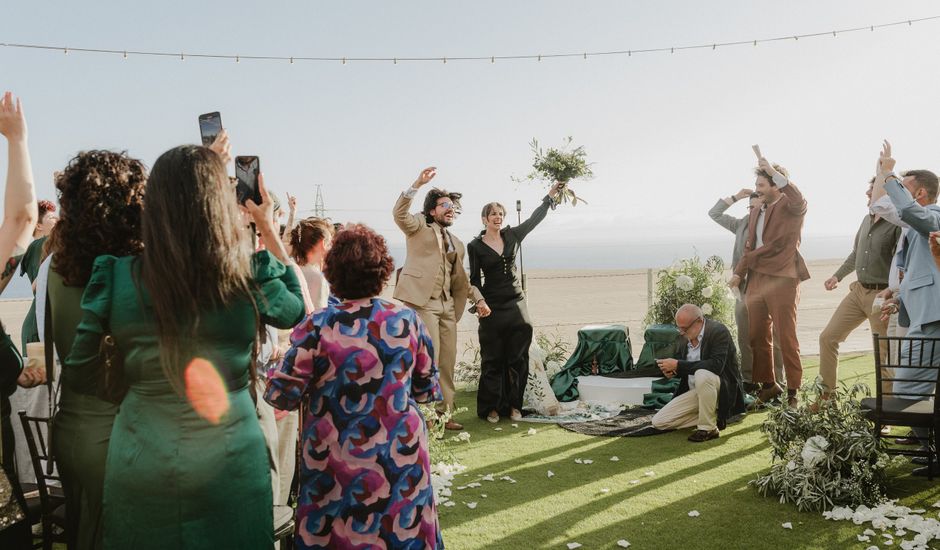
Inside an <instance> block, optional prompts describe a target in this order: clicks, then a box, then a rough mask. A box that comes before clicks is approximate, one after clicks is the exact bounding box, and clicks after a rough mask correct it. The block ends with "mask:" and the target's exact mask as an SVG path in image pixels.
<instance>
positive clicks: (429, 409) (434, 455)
mask: <svg viewBox="0 0 940 550" xmlns="http://www.w3.org/2000/svg"><path fill="white" fill-rule="evenodd" d="M418 410H420V411H421V416H423V417H424V420H425V423H426V424H427V426H428V455H429V456H430V457H431V464H441V463H442V464H458V463H459V462H458V460H457V457H456V456H455V455H454V452H453V450H451V448H450V446H449V445H448V443H449V442H448V441H447V440H446V439H445V438H444V436H445V435H446V432H445V428H444V425H445V424H447V422H449V421H450V419H451V418H453V417H454V415H455V414H457V413H463V412H467V408H466V407H460V408H458V409H456V410H452V411H449V412H446V413H444V414H442V415H440V416H438V414H437V411H436V410H435V408H434V404H433V403H431V404H423V403H418Z"/></svg>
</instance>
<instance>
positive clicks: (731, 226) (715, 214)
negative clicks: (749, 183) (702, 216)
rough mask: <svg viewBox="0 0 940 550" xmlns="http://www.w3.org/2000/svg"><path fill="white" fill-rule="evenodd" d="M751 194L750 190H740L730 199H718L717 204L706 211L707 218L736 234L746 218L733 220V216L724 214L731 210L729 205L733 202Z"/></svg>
mask: <svg viewBox="0 0 940 550" xmlns="http://www.w3.org/2000/svg"><path fill="white" fill-rule="evenodd" d="M752 192H753V191H751V190H750V189H741V190H740V191H738V192H737V193H735V194H734V195H731V196H730V197H726V198H722V199H718V202H716V203H715V206H712V208H711V210H709V211H708V217H709V218H711V219H712V220H714V222H715V223H717V224H718V225H720V226H722V227H724V228H725V229H727V230H728V231H730V232H732V233H737V231H738V227H739V226H740V225H741V224H742V223H747V216H745V217H743V218H735V217H734V216H729V215H728V214H725V211H726V210H728V209H729V208H731V205H732V204H734V203H735V202H737V201H739V200H741V199H746V198H748V197H750V196H751V193H752Z"/></svg>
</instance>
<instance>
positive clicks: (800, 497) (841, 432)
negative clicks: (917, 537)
mask: <svg viewBox="0 0 940 550" xmlns="http://www.w3.org/2000/svg"><path fill="white" fill-rule="evenodd" d="M822 390H823V388H822V386H820V385H819V384H818V383H817V384H815V385H814V386H812V387H811V388H810V389H809V390H806V389H804V390H803V391H802V392H801V394H802V399H801V401H803V402H804V403H806V402H815V401H816V400H817V399H818V398H819V395H820V393H821V392H822ZM870 394H871V392H870V390H869V388H868V386H867V385H865V384H862V383H858V384H855V385H854V386H852V387H851V388H850V389H848V390H846V388H845V386H844V385H843V387H842V388H841V389H840V390H838V391H837V394H836V395H835V399H829V400H827V401H825V402H824V403H823V405H822V406H821V407H820V409H819V411H817V412H815V413H814V412H810V411H809V409H807V408H806V406H803V407H800V408H799V409H796V410H794V409H790V408H789V407H787V406H786V405H780V406H778V407H774V408H772V409H771V411H770V414H768V415H767V418H766V419H765V420H764V423H763V424H762V425H761V431H762V432H764V433H765V434H767V439H768V440H769V441H770V446H771V460H772V465H771V468H770V472H768V473H767V474H765V475H762V476H759V477H758V478H757V479H755V480H753V481H751V484H752V485H754V486H755V487H756V488H757V490H758V492H759V493H760V494H762V495H764V496H776V497H778V498H779V499H780V502H781V503H785V502H790V503H793V504H796V507H797V508H798V509H799V510H800V511H804V510H809V511H822V510H829V509H831V508H832V507H833V506H835V505H843V506H852V507H855V506H860V505H866V506H873V505H876V504H878V503H879V502H881V501H882V500H883V499H884V498H885V483H886V477H885V468H886V467H887V466H888V464H889V460H888V455H887V454H886V453H885V452H884V448H883V446H882V443H881V442H880V441H879V440H878V439H877V438H876V437H875V435H874V432H873V429H872V424H871V423H870V422H869V421H868V419H866V418H865V416H864V414H863V412H862V409H861V405H860V399H861V397H864V396H868V395H870Z"/></svg>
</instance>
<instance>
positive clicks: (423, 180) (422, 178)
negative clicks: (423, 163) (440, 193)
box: [414, 166, 437, 189]
mask: <svg viewBox="0 0 940 550" xmlns="http://www.w3.org/2000/svg"><path fill="white" fill-rule="evenodd" d="M436 175H437V167H435V166H430V167H428V168H425V169H424V170H422V171H421V173H420V174H418V179H416V180H415V182H414V187H415V189H417V188H418V187H421V186H422V185H426V184H427V183H428V182H429V181H431V180H433V179H434V176H436Z"/></svg>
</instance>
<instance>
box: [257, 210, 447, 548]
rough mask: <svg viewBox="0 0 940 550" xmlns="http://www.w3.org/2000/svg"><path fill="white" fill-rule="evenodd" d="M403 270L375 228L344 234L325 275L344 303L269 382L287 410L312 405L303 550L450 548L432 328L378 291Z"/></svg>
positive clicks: (321, 315)
mask: <svg viewBox="0 0 940 550" xmlns="http://www.w3.org/2000/svg"><path fill="white" fill-rule="evenodd" d="M393 269H394V262H393V260H392V258H391V257H390V256H389V253H388V248H387V246H386V244H385V239H383V238H382V237H381V236H380V235H378V234H376V233H375V232H373V231H372V230H371V229H369V228H367V227H365V226H361V225H360V226H352V227H351V228H348V229H346V230H344V231H342V232H340V233H338V234H337V236H336V239H335V240H334V241H333V248H332V249H331V250H330V253H329V255H328V256H327V259H326V269H325V275H326V279H327V280H328V281H329V283H330V288H331V289H332V290H333V292H334V293H335V294H336V296H338V297H339V298H341V299H342V302H341V303H340V304H338V305H331V306H328V307H327V308H325V309H322V310H319V311H317V312H315V313H313V314H312V315H310V316H309V317H308V318H307V319H306V320H304V321H303V322H301V323H300V324H299V325H297V327H296V328H295V329H294V332H293V334H292V335H291V348H290V350H289V351H288V352H287V354H286V355H285V357H284V362H283V363H282V365H281V367H280V368H279V369H278V370H276V371H274V373H273V374H272V378H271V380H270V382H269V383H268V390H267V392H266V395H265V399H266V400H267V401H268V402H269V403H271V404H272V405H274V406H275V407H276V408H278V409H284V410H288V409H294V408H297V406H298V405H300V404H301V402H303V404H304V408H305V410H306V415H305V417H304V418H303V453H302V455H301V471H300V483H301V489H300V494H299V496H298V503H297V518H296V520H297V521H296V523H297V533H296V537H295V543H296V545H297V548H365V547H366V546H368V547H370V548H373V547H376V548H389V549H390V548H409V549H412V548H413V549H418V548H430V549H438V548H443V547H444V544H443V541H442V540H441V536H440V529H439V527H438V522H437V509H436V507H435V504H434V491H433V489H432V487H431V472H430V459H429V456H428V441H427V430H426V428H425V423H424V419H423V418H422V417H421V414H420V412H419V411H418V408H417V406H416V403H426V402H429V401H439V400H441V397H442V396H441V390H440V386H439V385H438V380H437V367H436V365H434V362H433V359H432V358H433V355H434V353H433V349H432V344H431V339H430V337H429V335H428V332H427V330H426V329H425V327H424V325H423V324H422V322H421V319H420V318H419V317H418V315H417V313H415V312H414V310H412V309H409V308H407V307H404V306H402V305H399V304H395V303H392V302H388V301H385V300H383V299H381V298H378V297H377V296H378V294H379V293H380V292H381V291H382V287H384V286H385V283H386V282H387V281H388V278H389V276H390V275H391V273H392V270H393Z"/></svg>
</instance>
